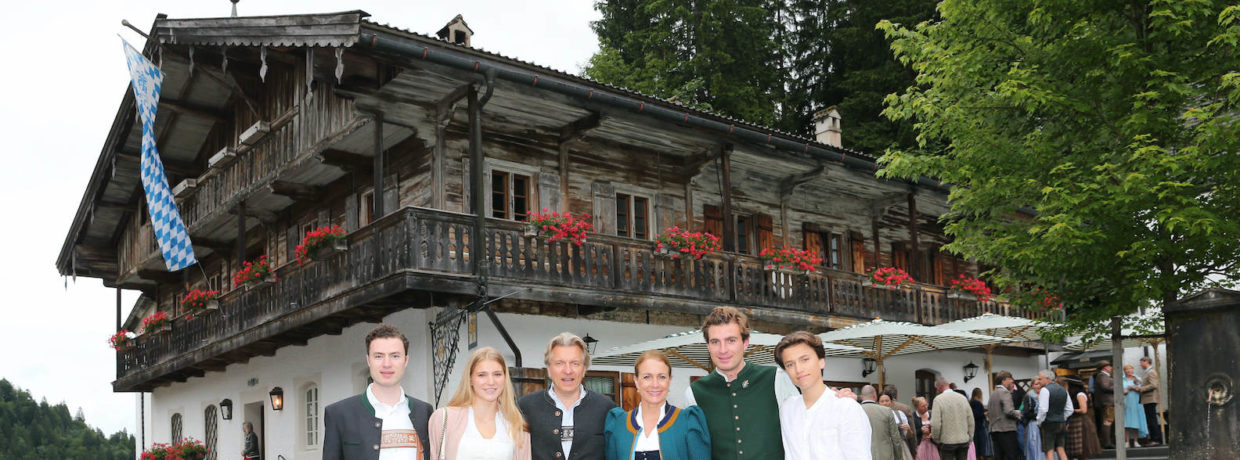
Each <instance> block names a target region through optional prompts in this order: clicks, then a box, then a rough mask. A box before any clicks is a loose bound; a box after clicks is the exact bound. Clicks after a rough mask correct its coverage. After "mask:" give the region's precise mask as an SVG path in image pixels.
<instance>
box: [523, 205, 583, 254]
mask: <svg viewBox="0 0 1240 460" xmlns="http://www.w3.org/2000/svg"><path fill="white" fill-rule="evenodd" d="M531 231H532V232H533V235H530V232H531ZM593 232H594V224H592V223H590V214H588V213H587V214H582V215H580V216H574V215H573V213H571V212H565V213H559V212H552V213H550V214H548V213H547V210H546V209H545V208H544V209H543V211H542V212H541V213H539V212H532V213H530V217H529V221H528V223H527V224H526V229H525V234H526V236H537V237H539V238H546V239H547V242H548V243H554V242H556V241H560V240H568V241H571V242H572V243H573V244H575V245H577V246H581V244H582V243H585V242H586V237H587V236H589V235H590V233H593Z"/></svg>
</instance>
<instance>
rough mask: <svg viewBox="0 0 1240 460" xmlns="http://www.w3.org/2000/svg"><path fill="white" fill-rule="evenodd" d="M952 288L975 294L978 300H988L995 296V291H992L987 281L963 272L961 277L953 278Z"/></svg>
mask: <svg viewBox="0 0 1240 460" xmlns="http://www.w3.org/2000/svg"><path fill="white" fill-rule="evenodd" d="M952 290H954V291H963V292H967V293H970V294H973V296H974V297H977V301H978V302H988V301H990V298H991V297H992V296H993V293H991V292H990V286H987V285H986V282H985V281H982V280H979V279H977V278H974V277H972V276H969V275H965V274H961V275H960V277H959V278H957V279H954V280H952Z"/></svg>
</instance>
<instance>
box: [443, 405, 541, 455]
mask: <svg viewBox="0 0 1240 460" xmlns="http://www.w3.org/2000/svg"><path fill="white" fill-rule="evenodd" d="M445 413H447V417H448V420H447V427H448V435H447V436H446V438H447V440H446V443H447V446H446V448H445V449H444V457H443V458H440V457H439V443H440V441H439V440H440V439H443V438H444V435H443V431H444V429H443V428H444V414H445ZM429 425H430V432H431V433H430V434H431V436H430V438H431V460H456V446H457V445H459V444H460V443H461V435H462V434H464V433H465V427H466V426H468V425H469V409H468V408H465V407H441V408H439V409H438V410H436V411H435V413H433V414H431V419H430V423H429ZM495 435H496V436H508V431H507V430H503V431H496V432H495ZM518 444H520V446H517V447H516V448H515V449H514V450H513V454H512V458H513V460H530V432H528V431H522V432H521V440H520V442H519V443H518Z"/></svg>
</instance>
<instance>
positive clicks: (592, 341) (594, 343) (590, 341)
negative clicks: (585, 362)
mask: <svg viewBox="0 0 1240 460" xmlns="http://www.w3.org/2000/svg"><path fill="white" fill-rule="evenodd" d="M581 340H582V341H583V342H585V343H586V351H588V352H589V353H590V355H591V356H593V355H594V350H597V349H598V339H596V338H594V337H590V334H589V333H586V337H585V338H584V339H581Z"/></svg>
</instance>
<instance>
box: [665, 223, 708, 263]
mask: <svg viewBox="0 0 1240 460" xmlns="http://www.w3.org/2000/svg"><path fill="white" fill-rule="evenodd" d="M655 241H656V244H655V249H657V250H658V251H659V253H662V254H668V255H670V256H671V257H674V258H679V257H680V256H682V255H688V256H692V257H693V258H694V259H701V258H703V257H706V256H707V255H709V254H711V253H714V252H715V251H718V250H720V249H722V248H723V246H722V244H721V240H720V239H719V237H717V236H715V235H712V234H710V233H707V232H690V231H688V230H681V229H680V227H679V226H673V227H671V228H668V229H667V230H664V231H663V233H662V234H660V235H659V237H658V238H657V239H656V240H655Z"/></svg>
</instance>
